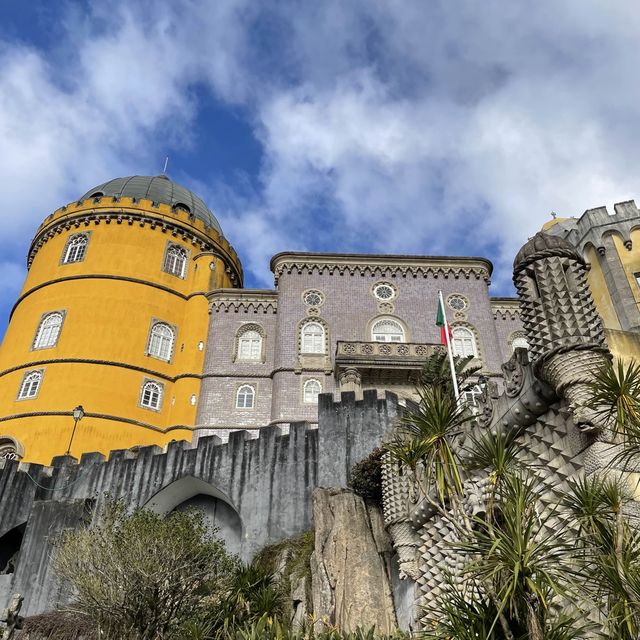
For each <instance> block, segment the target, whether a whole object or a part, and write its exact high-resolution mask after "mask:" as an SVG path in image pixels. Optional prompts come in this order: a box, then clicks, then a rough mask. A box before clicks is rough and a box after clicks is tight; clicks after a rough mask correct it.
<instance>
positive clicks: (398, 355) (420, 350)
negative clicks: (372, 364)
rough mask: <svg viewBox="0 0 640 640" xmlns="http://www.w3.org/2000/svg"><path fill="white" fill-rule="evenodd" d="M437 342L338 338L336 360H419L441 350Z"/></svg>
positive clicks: (423, 359)
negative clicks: (365, 340) (357, 340)
mask: <svg viewBox="0 0 640 640" xmlns="http://www.w3.org/2000/svg"><path fill="white" fill-rule="evenodd" d="M442 349H443V347H442V346H441V345H439V344H422V343H416V342H355V341H345V340H339V341H338V344H337V346H336V362H339V361H343V360H371V359H375V360H378V359H382V360H387V359H392V360H398V361H402V360H404V361H408V360H419V361H421V362H424V361H425V360H426V359H427V358H428V357H429V356H431V355H433V354H434V353H437V352H439V351H441V350H442Z"/></svg>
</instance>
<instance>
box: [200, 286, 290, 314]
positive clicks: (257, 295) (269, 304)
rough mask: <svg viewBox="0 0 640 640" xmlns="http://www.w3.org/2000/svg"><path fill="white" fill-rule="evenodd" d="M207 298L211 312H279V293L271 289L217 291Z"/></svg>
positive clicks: (209, 294)
mask: <svg viewBox="0 0 640 640" xmlns="http://www.w3.org/2000/svg"><path fill="white" fill-rule="evenodd" d="M207 298H208V299H209V311H210V312H212V311H216V312H218V313H219V312H220V311H224V312H225V313H228V312H229V311H233V312H234V313H238V311H244V312H245V313H259V312H262V313H277V312H278V293H277V292H276V291H273V290H271V289H215V290H214V291H211V292H209V293H208V294H207Z"/></svg>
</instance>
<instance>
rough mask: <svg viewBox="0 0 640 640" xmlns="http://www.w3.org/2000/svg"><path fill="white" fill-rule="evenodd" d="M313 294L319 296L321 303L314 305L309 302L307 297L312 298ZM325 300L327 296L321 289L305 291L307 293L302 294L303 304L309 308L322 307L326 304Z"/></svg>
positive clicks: (314, 303)
mask: <svg viewBox="0 0 640 640" xmlns="http://www.w3.org/2000/svg"><path fill="white" fill-rule="evenodd" d="M313 294H316V295H317V296H318V298H319V300H320V301H319V302H313V303H312V302H308V301H307V296H311V295H313ZM325 300H326V296H325V295H324V293H323V292H322V291H320V289H305V291H303V292H302V302H303V303H304V304H305V306H307V307H321V306H322V305H323V304H324V302H325Z"/></svg>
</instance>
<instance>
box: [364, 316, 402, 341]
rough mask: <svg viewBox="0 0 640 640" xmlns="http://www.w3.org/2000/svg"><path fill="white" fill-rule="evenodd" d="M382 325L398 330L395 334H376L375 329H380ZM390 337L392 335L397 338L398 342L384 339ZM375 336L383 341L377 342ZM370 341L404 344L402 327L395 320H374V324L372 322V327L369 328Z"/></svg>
mask: <svg viewBox="0 0 640 640" xmlns="http://www.w3.org/2000/svg"><path fill="white" fill-rule="evenodd" d="M384 324H386V325H390V326H395V327H397V328H398V331H397V333H390V332H380V331H378V332H377V333H376V329H377V328H378V327H380V326H381V325H384ZM391 335H393V336H394V337H395V336H397V337H399V338H400V339H399V340H387V339H386V338H387V337H389V336H391ZM377 336H381V337H383V338H384V339H383V340H378V338H377ZM371 341H372V342H395V343H402V342H406V340H405V330H404V327H403V326H402V325H401V324H400V323H399V322H398V321H397V320H393V319H391V318H382V319H380V320H376V322H374V323H373V325H372V327H371Z"/></svg>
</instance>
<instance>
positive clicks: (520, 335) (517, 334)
mask: <svg viewBox="0 0 640 640" xmlns="http://www.w3.org/2000/svg"><path fill="white" fill-rule="evenodd" d="M518 339H520V340H527V334H526V333H525V331H523V330H522V329H518V330H517V331H514V332H513V333H512V334H511V335H510V336H509V339H508V340H507V344H508V345H509V351H510V353H513V352H514V351H515V347H514V345H513V343H514V342H515V341H516V340H518ZM527 344H529V341H528V340H527ZM527 348H528V347H527Z"/></svg>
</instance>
